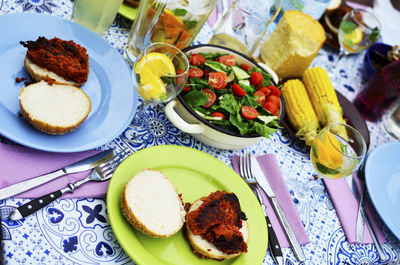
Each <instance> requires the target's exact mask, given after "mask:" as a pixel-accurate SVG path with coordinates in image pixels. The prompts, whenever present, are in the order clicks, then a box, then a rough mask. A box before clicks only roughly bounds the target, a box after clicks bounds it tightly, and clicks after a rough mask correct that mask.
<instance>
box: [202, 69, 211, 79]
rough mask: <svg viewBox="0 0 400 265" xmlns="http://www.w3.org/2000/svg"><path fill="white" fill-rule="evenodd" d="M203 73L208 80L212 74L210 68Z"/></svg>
mask: <svg viewBox="0 0 400 265" xmlns="http://www.w3.org/2000/svg"><path fill="white" fill-rule="evenodd" d="M203 73H204V77H205V78H208V75H209V74H210V73H211V70H210V69H208V68H205V69H204V70H203Z"/></svg>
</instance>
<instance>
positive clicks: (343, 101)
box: [282, 90, 370, 148]
mask: <svg viewBox="0 0 400 265" xmlns="http://www.w3.org/2000/svg"><path fill="white" fill-rule="evenodd" d="M336 95H337V98H338V101H339V104H340V106H341V107H342V110H343V119H344V120H345V121H346V123H347V124H348V125H350V126H352V127H354V128H355V129H356V130H357V131H359V132H360V134H361V135H362V137H363V138H364V140H365V143H366V144H367V148H368V147H369V143H370V136H369V130H368V127H367V124H366V123H365V120H364V119H363V118H362V117H361V114H360V113H359V112H358V110H357V109H356V107H354V105H353V104H352V103H351V102H350V101H349V100H348V99H347V98H346V97H345V96H343V95H342V94H341V93H340V92H339V91H337V90H336ZM282 125H283V126H284V127H285V129H286V130H287V131H288V132H289V134H290V135H291V136H292V137H293V138H294V139H295V140H296V141H297V142H298V143H299V144H300V145H302V146H306V144H305V142H304V141H303V140H300V139H299V138H297V137H296V131H295V130H294V129H293V127H292V125H291V124H290V121H289V118H288V117H287V116H285V117H284V119H283V120H282ZM307 148H310V147H309V146H307Z"/></svg>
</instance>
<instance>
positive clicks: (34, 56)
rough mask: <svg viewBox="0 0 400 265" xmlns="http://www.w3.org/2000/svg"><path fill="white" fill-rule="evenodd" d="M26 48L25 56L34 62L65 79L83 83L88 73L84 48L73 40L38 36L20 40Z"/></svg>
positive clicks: (87, 60)
mask: <svg viewBox="0 0 400 265" xmlns="http://www.w3.org/2000/svg"><path fill="white" fill-rule="evenodd" d="M20 43H21V45H23V46H24V47H26V48H28V52H27V56H28V58H29V59H30V60H31V61H32V62H33V63H34V64H37V65H39V66H41V67H44V68H46V69H47V70H49V71H52V72H54V73H56V74H58V75H60V76H62V77H64V78H65V79H66V80H70V81H74V82H78V83H84V82H86V80H87V78H88V74H89V67H88V66H89V57H88V55H87V53H86V49H85V48H83V47H82V46H80V45H79V44H76V43H75V42H74V41H72V40H70V41H65V40H61V39H59V38H53V39H50V40H48V39H46V38H45V37H39V38H38V39H37V40H36V41H26V42H23V41H21V42H20Z"/></svg>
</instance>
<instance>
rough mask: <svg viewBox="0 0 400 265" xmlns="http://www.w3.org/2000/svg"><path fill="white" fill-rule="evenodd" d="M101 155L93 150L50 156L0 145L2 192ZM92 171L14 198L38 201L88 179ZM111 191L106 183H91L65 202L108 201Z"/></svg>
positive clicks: (53, 181)
mask: <svg viewBox="0 0 400 265" xmlns="http://www.w3.org/2000/svg"><path fill="white" fill-rule="evenodd" d="M98 152H99V151H97V150H90V151H85V152H78V153H51V152H45V151H39V150H34V149H30V148H27V147H22V146H14V145H7V144H2V143H0V188H5V187H7V186H9V185H12V184H15V183H18V182H21V181H24V180H27V179H30V178H33V177H35V176H39V175H42V174H45V173H49V172H52V171H55V170H58V169H60V168H62V167H64V166H67V165H70V164H72V163H74V162H76V161H79V160H81V159H84V158H86V157H89V156H92V155H94V154H96V153H98ZM90 172H91V171H90V170H88V171H85V172H79V173H73V174H69V175H65V176H61V177H59V178H57V179H54V180H52V181H50V182H47V183H45V184H43V185H41V186H39V187H36V188H33V189H31V190H29V191H26V192H24V193H20V194H18V195H15V196H14V197H18V198H37V197H40V196H43V195H45V194H48V193H50V192H53V191H56V190H59V189H62V188H65V187H66V186H67V185H68V183H73V182H75V181H77V180H80V179H83V178H85V177H86V176H88V175H89V173H90ZM107 187H108V181H106V182H89V183H86V184H84V185H83V186H81V187H79V188H77V189H76V190H75V191H74V192H73V193H67V194H65V195H63V197H62V198H93V197H95V198H97V197H105V195H106V192H107Z"/></svg>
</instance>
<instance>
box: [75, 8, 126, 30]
mask: <svg viewBox="0 0 400 265" xmlns="http://www.w3.org/2000/svg"><path fill="white" fill-rule="evenodd" d="M122 1H123V0H75V3H74V9H73V11H72V20H73V21H75V22H77V23H79V24H81V25H83V26H85V27H87V28H89V29H91V30H92V31H94V32H96V33H98V34H101V35H103V34H105V33H106V32H107V30H108V29H109V28H110V26H111V24H112V22H113V21H114V18H115V16H116V15H117V12H118V10H119V8H120V6H121V4H122Z"/></svg>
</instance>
